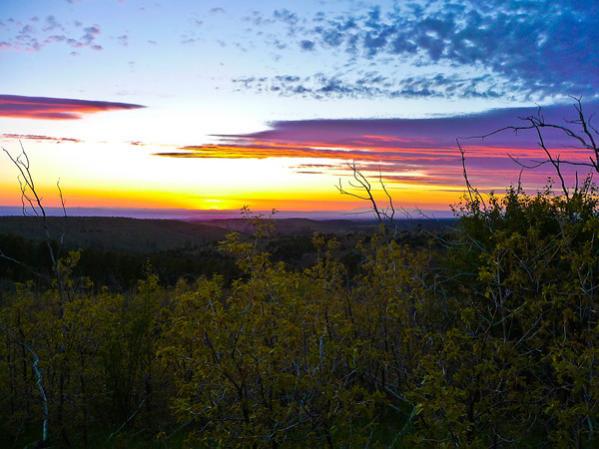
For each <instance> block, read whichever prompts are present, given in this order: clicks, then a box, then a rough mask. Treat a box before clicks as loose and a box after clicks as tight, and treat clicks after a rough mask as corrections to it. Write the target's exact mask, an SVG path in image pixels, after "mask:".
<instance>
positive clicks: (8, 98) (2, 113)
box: [0, 95, 145, 120]
mask: <svg viewBox="0 0 599 449" xmlns="http://www.w3.org/2000/svg"><path fill="white" fill-rule="evenodd" d="M143 107H145V106H141V105H137V104H130V103H114V102H109V101H88V100H73V99H67V98H47V97H26V96H20V95H0V117H10V118H26V119H41V120H76V119H80V118H82V117H83V116H84V115H85V114H93V113H96V112H101V111H118V110H129V109H139V108H143Z"/></svg>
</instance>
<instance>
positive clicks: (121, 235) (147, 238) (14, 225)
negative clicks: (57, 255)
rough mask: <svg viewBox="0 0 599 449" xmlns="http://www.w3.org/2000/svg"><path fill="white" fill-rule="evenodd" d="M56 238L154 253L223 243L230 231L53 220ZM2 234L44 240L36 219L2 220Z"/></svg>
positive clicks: (181, 224)
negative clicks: (62, 236) (63, 233)
mask: <svg viewBox="0 0 599 449" xmlns="http://www.w3.org/2000/svg"><path fill="white" fill-rule="evenodd" d="M48 222H49V224H50V229H51V231H52V234H53V236H59V235H60V234H61V232H62V229H63V226H64V229H65V245H66V246H68V247H82V248H95V249H101V250H118V251H127V252H138V253H151V252H157V251H165V250H171V249H179V248H184V247H191V246H200V245H203V244H206V243H208V242H215V241H219V240H222V239H223V238H224V237H225V235H226V234H227V232H228V231H227V230H226V229H223V228H222V227H217V226H211V225H208V224H203V223H197V222H196V223H193V222H185V221H177V220H143V219H135V218H109V217H68V218H67V219H66V220H64V219H63V218H58V217H49V218H48ZM0 234H11V235H18V236H21V237H24V238H26V239H32V240H39V239H43V238H44V237H45V236H44V235H43V232H42V228H41V225H40V220H39V219H37V218H36V217H0Z"/></svg>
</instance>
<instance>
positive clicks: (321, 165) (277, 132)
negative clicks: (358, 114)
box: [156, 102, 599, 188]
mask: <svg viewBox="0 0 599 449" xmlns="http://www.w3.org/2000/svg"><path fill="white" fill-rule="evenodd" d="M586 109H587V113H588V114H592V113H593V112H599V102H595V103H591V104H588V105H587V106H586ZM534 113H536V110H535V109H531V108H509V109H497V110H491V111H487V112H484V113H479V114H471V115H460V116H452V117H438V118H429V119H401V118H395V119H344V120H341V119H336V120H324V119H317V120H299V121H278V122H274V123H271V127H270V129H268V130H265V131H260V132H255V133H250V134H240V135H230V134H229V135H219V136H215V137H217V138H218V139H219V140H220V141H219V143H217V144H209V145H189V146H184V147H181V148H179V149H177V150H174V151H166V152H160V153H156V154H157V155H158V156H162V157H173V158H197V159H222V158H224V159H267V158H291V159H295V160H301V161H304V162H299V163H295V164H294V165H293V166H294V167H295V169H296V170H297V171H298V172H302V173H306V172H310V174H315V173H326V174H329V175H330V174H335V175H339V174H343V173H345V172H346V171H347V164H348V163H350V162H352V161H356V162H357V163H359V164H360V167H361V168H363V169H364V170H366V171H367V172H372V173H375V174H378V173H381V174H382V175H383V177H384V178H385V179H388V180H390V181H391V182H418V183H420V184H434V185H441V184H443V185H456V184H457V185H461V176H462V171H461V158H460V154H459V152H458V151H457V146H456V138H457V137H461V138H466V137H471V136H477V135H481V134H485V133H488V132H491V131H493V130H496V129H498V128H501V127H504V126H507V125H512V124H517V123H518V117H523V116H527V115H531V114H534ZM574 113H575V111H574V110H573V108H572V107H571V106H569V105H560V106H552V107H548V108H545V109H544V115H545V118H546V119H547V121H553V122H560V123H563V119H564V117H566V118H567V117H574ZM547 142H551V144H552V147H551V148H552V149H553V150H554V151H555V152H556V153H555V154H556V155H557V153H561V154H562V158H564V159H565V158H567V159H570V160H580V161H586V160H588V151H587V150H584V149H581V148H577V147H573V146H572V144H573V142H572V140H571V139H568V138H566V137H565V136H564V135H563V133H560V132H558V131H555V130H554V131H553V132H552V131H551V130H548V132H547ZM464 146H465V148H466V151H467V156H468V165H469V166H470V167H471V170H472V173H473V174H472V180H473V181H475V182H477V184H478V185H480V186H481V187H489V188H492V187H497V186H504V185H505V184H506V182H510V181H514V179H515V177H517V174H518V171H519V170H518V169H519V167H518V166H517V165H516V164H515V163H514V162H513V160H512V159H511V158H510V155H512V156H514V157H517V158H518V159H520V160H521V161H522V162H524V163H531V162H534V161H538V160H542V159H544V157H543V154H542V152H541V151H540V150H539V149H538V146H537V139H536V137H535V135H534V133H533V132H529V133H527V132H521V133H518V134H514V133H511V132H506V133H502V134H498V135H496V136H493V137H492V138H487V139H484V140H482V139H466V140H464ZM550 174H551V172H550V171H549V170H548V169H547V170H545V171H543V170H540V171H536V172H531V173H530V175H529V177H528V180H529V181H531V182H534V183H535V185H536V186H540V185H542V184H543V183H544V182H545V181H546V179H547V176H548V175H550Z"/></svg>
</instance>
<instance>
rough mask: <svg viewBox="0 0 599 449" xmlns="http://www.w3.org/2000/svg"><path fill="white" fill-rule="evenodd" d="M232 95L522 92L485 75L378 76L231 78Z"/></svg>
mask: <svg viewBox="0 0 599 449" xmlns="http://www.w3.org/2000/svg"><path fill="white" fill-rule="evenodd" d="M232 82H233V84H234V85H236V88H235V90H236V91H246V90H251V91H254V92H258V93H266V92H270V93H275V94H277V95H280V96H285V97H290V96H301V97H304V98H316V99H322V98H333V99H340V98H381V97H382V98H431V97H432V98H457V97H459V98H483V99H489V98H492V99H494V98H504V99H505V98H510V99H516V98H517V97H518V96H519V95H520V94H521V93H522V90H521V89H518V88H517V87H516V86H509V85H505V84H500V83H498V82H496V81H495V80H493V79H492V78H491V77H490V76H489V75H481V76H472V77H463V76H457V75H442V74H437V75H434V76H412V77H406V78H404V79H401V80H396V79H393V78H389V77H386V76H383V75H381V74H380V73H378V72H375V71H373V72H367V73H364V74H363V75H362V76H359V77H354V78H353V79H349V80H348V79H346V78H344V77H339V76H332V77H329V76H327V75H325V74H324V73H317V74H315V75H310V76H305V77H299V76H294V75H276V76H272V77H242V78H234V79H233V80H232Z"/></svg>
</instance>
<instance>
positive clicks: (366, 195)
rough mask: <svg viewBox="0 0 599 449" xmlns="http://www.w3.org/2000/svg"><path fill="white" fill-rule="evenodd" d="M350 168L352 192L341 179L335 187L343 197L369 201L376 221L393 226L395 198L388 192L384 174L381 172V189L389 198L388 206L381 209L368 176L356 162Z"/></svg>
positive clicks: (349, 183) (349, 182)
mask: <svg viewBox="0 0 599 449" xmlns="http://www.w3.org/2000/svg"><path fill="white" fill-rule="evenodd" d="M349 168H350V170H351V173H352V179H350V180H349V181H348V185H349V187H351V188H352V189H353V190H354V191H352V190H347V189H346V188H345V186H344V185H343V181H342V180H341V178H339V184H338V185H337V186H335V187H336V188H337V190H338V191H339V193H341V194H342V195H347V196H351V197H353V198H357V199H359V200H363V201H368V202H369V203H370V206H371V209H372V211H373V212H374V214H375V216H376V219H377V221H378V222H379V223H381V224H383V225H385V224H387V225H389V224H392V223H393V221H394V219H395V214H396V209H395V205H394V204H393V197H392V196H391V194H390V193H389V191H388V190H387V186H386V185H385V181H384V180H383V175H382V173H380V172H379V177H378V178H379V183H380V185H381V189H382V190H383V192H384V193H385V196H386V198H387V206H385V207H381V205H380V204H379V203H378V202H377V200H376V199H375V197H374V194H373V187H372V184H371V183H370V181H369V180H368V178H367V177H366V175H364V173H362V171H360V169H359V168H358V166H357V165H356V163H355V162H352V163H351V164H350V165H349Z"/></svg>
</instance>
